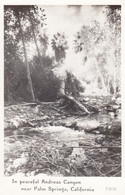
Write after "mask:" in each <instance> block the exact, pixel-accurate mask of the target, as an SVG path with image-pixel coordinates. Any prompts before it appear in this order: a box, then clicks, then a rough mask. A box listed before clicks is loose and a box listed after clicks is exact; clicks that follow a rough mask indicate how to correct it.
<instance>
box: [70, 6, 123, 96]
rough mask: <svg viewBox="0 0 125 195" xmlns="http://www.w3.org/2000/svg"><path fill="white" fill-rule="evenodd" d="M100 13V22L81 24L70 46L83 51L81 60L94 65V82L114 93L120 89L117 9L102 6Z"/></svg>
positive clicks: (119, 25) (118, 19) (118, 15)
mask: <svg viewBox="0 0 125 195" xmlns="http://www.w3.org/2000/svg"><path fill="white" fill-rule="evenodd" d="M104 15H105V18H106V19H105V21H104V24H103V26H102V24H101V23H99V22H97V21H93V24H92V26H91V27H90V26H83V27H82V28H81V30H80V31H79V32H77V34H76V35H75V40H74V48H75V52H76V53H78V52H81V53H82V54H83V64H84V65H86V66H87V65H89V64H90V63H91V67H92V66H93V68H94V69H95V72H96V73H94V74H96V77H95V81H96V82H97V85H98V86H99V87H101V88H102V89H103V90H105V91H107V93H113V94H116V92H117V91H118V90H120V80H119V78H120V71H119V68H120V56H121V55H120V48H121V46H120V40H121V30H120V28H121V20H120V10H119V9H115V10H112V9H111V8H105V10H104ZM90 60H91V62H90ZM92 63H93V64H92ZM98 82H99V83H100V84H101V85H100V84H99V83H98Z"/></svg>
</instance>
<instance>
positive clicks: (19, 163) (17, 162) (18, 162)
mask: <svg viewBox="0 0 125 195" xmlns="http://www.w3.org/2000/svg"><path fill="white" fill-rule="evenodd" d="M27 161H28V159H27V158H26V157H23V158H17V159H15V160H14V161H13V166H14V168H18V167H20V166H23V165H25V164H26V163H27Z"/></svg>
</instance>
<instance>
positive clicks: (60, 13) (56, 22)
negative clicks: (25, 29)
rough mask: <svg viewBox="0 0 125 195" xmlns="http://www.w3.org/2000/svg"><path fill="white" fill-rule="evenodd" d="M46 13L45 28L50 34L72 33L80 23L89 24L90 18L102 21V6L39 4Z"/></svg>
mask: <svg viewBox="0 0 125 195" xmlns="http://www.w3.org/2000/svg"><path fill="white" fill-rule="evenodd" d="M41 7H43V8H44V9H45V13H46V15H47V21H46V22H47V28H48V32H49V33H50V34H54V33H56V32H65V33H66V34H67V35H68V36H72V35H74V34H75V33H76V32H77V31H78V30H79V29H80V28H81V26H82V25H90V24H91V22H92V20H98V21H102V22H103V14H102V10H103V7H104V6H90V5H89V6H67V5H58V6H55V5H51V6H41Z"/></svg>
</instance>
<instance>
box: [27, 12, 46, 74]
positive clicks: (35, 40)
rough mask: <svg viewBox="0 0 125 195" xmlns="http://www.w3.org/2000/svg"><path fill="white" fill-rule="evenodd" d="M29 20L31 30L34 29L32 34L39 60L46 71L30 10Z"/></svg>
mask: <svg viewBox="0 0 125 195" xmlns="http://www.w3.org/2000/svg"><path fill="white" fill-rule="evenodd" d="M29 19H30V23H31V28H32V33H33V38H34V42H35V45H36V50H37V53H38V56H39V59H40V64H41V67H42V68H43V71H44V67H43V62H42V58H41V54H40V50H39V47H38V43H37V39H36V35H35V32H34V27H33V22H32V18H31V15H30V10H29ZM44 73H45V72H44Z"/></svg>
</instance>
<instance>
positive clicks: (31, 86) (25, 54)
mask: <svg viewBox="0 0 125 195" xmlns="http://www.w3.org/2000/svg"><path fill="white" fill-rule="evenodd" d="M18 23H19V28H20V34H21V38H22V44H23V50H24V56H25V64H26V68H27V78H28V82H29V87H30V92H31V96H32V100H33V101H35V95H34V91H33V85H32V79H31V75H30V68H29V63H28V59H27V53H26V46H25V40H24V36H23V31H22V26H21V22H20V15H19V12H18Z"/></svg>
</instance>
